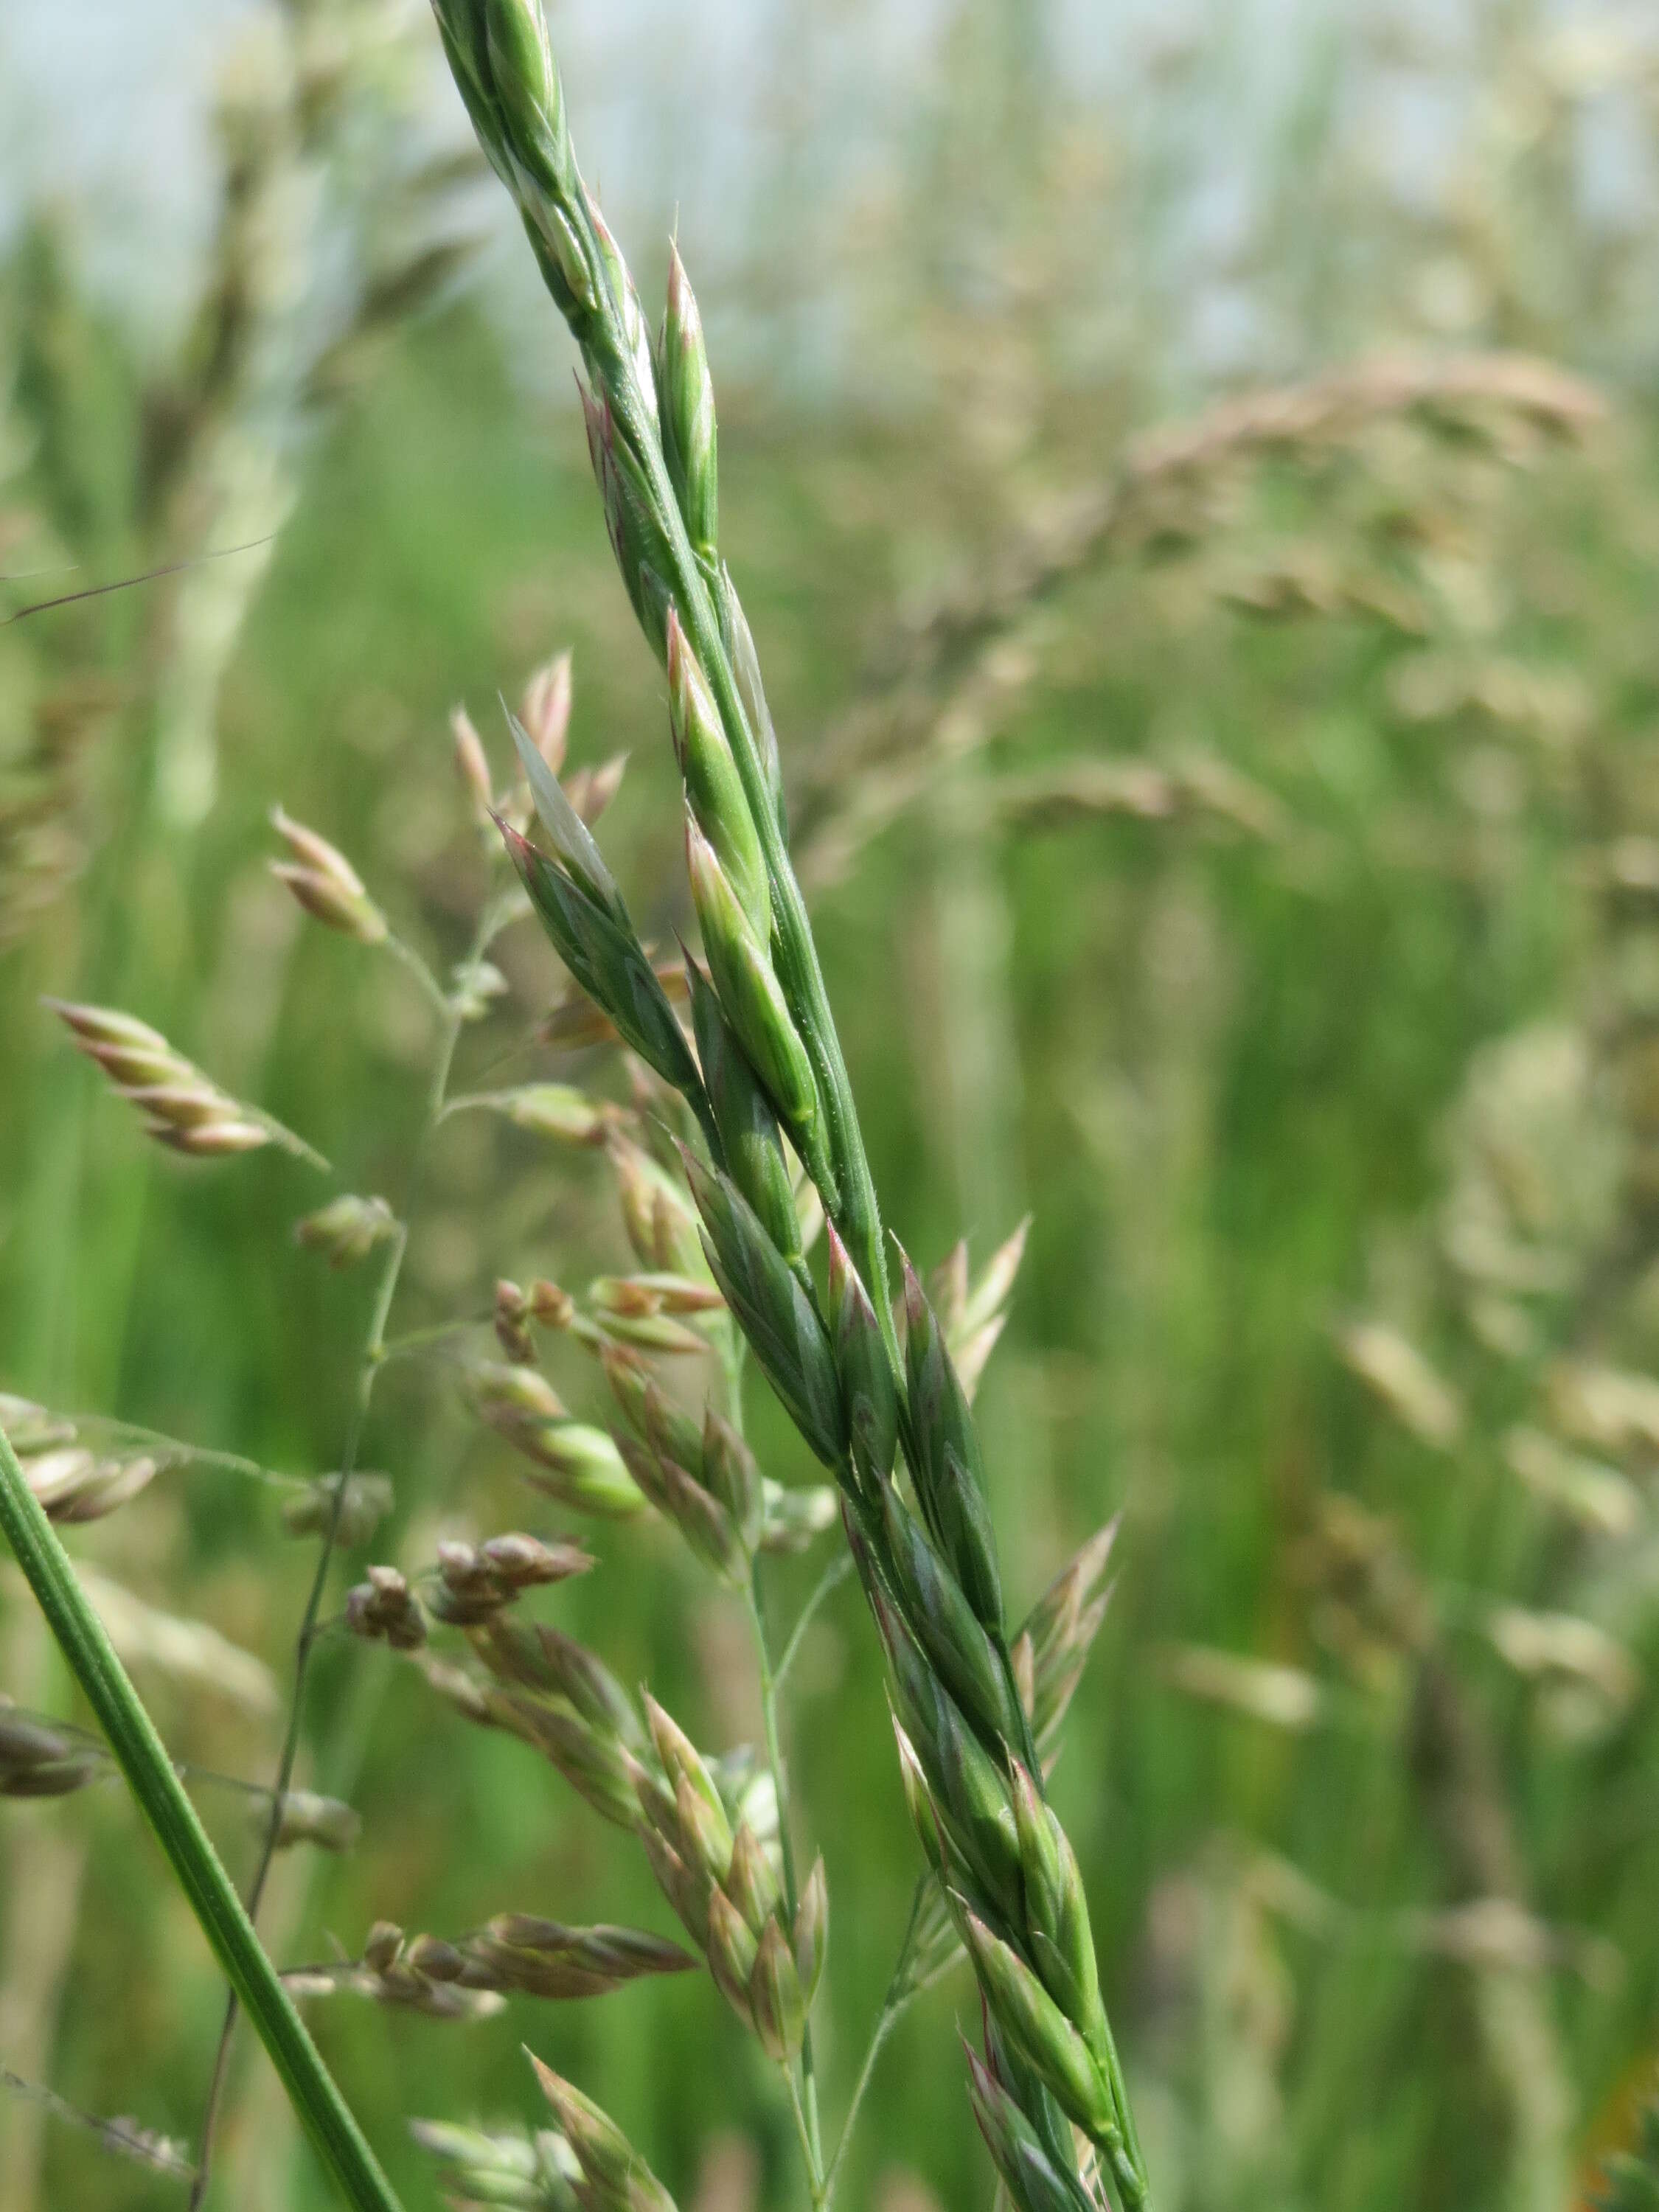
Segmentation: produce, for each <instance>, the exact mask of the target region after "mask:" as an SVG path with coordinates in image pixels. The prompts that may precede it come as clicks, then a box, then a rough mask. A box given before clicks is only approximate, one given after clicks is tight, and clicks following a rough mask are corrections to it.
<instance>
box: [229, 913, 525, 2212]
mask: <svg viewBox="0 0 1659 2212" xmlns="http://www.w3.org/2000/svg"><path fill="white" fill-rule="evenodd" d="M499 912H500V902H499V900H491V901H490V902H488V903H487V904H486V906H485V908H484V910H483V915H482V916H481V917H480V919H479V922H478V927H477V933H476V934H475V936H474V939H473V942H472V946H471V951H469V953H468V955H467V957H466V960H465V963H464V965H463V969H462V972H461V975H460V978H459V981H458V982H457V985H456V989H455V993H454V995H453V997H450V998H447V997H446V996H445V995H444V994H443V993H442V992H441V990H439V988H438V987H437V985H436V983H435V981H433V978H432V975H431V971H430V970H429V969H428V967H427V965H426V963H425V962H424V961H423V960H422V959H420V958H419V957H418V956H417V955H416V954H415V953H412V952H410V951H409V950H408V948H407V947H406V946H405V945H404V944H403V942H402V940H401V939H398V938H396V937H392V938H388V939H387V940H386V941H387V943H388V945H391V946H392V949H393V950H394V951H397V952H398V954H399V956H400V957H402V958H404V960H405V961H407V962H408V963H410V966H412V967H413V968H414V969H416V970H417V971H418V972H419V974H420V975H422V977H424V979H425V980H426V981H427V983H428V985H429V986H430V987H431V989H432V991H433V994H434V995H435V998H436V1000H437V1002H438V1006H439V1007H440V1010H441V1017H442V1018H441V1024H440V1027H439V1031H438V1047H437V1051H436V1053H435V1055H434V1059H433V1065H432V1073H431V1076H430V1078H429V1079H428V1085H427V1095H426V1111H425V1115H424V1118H423V1119H422V1124H421V1132H420V1135H419V1136H418V1137H417V1139H416V1146H415V1154H414V1158H413V1159H412V1160H411V1161H410V1171H409V1190H408V1193H407V1195H406V1197H405V1200H404V1213H403V1218H402V1219H401V1220H400V1221H399V1222H398V1227H397V1231H396V1233H395V1234H394V1236H393V1237H392V1241H391V1243H389V1244H388V1245H387V1247H386V1259H385V1261H384V1262H383V1263H382V1265H381V1268H380V1281H379V1284H378V1285H377V1286H376V1289H375V1294H374V1305H373V1307H372V1308H371V1309H370V1312H369V1319H368V1335H367V1337H366V1339H365V1340H364V1344H363V1352H362V1359H361V1361H360V1362H359V1364H358V1369H357V1389H356V1397H355V1399H354V1401H353V1403H352V1411H351V1421H350V1425H349V1429H348V1431H347V1433H346V1445H345V1450H344V1452H343V1454H342V1455H341V1461H340V1472H339V1475H338V1479H337V1481H336V1483H335V1486H334V1498H333V1504H332V1506H331V1510H330V1513H329V1517H328V1525H327V1527H326V1528H325V1530H324V1531H323V1540H322V1543H321V1545H320V1546H319V1549H318V1553H317V1565H316V1571H315V1572H314V1573H313V1576H312V1578H311V1589H310V1593H309V1595H307V1599H306V1609H305V1613H304V1615H303V1617H302V1618H301V1622H300V1631H299V1634H298V1635H297V1637H296V1638H295V1646H294V1692H293V1698H292V1701H291V1703H290V1705H289V1717H288V1731H287V1734H286V1735H285V1736H284V1737H283V1750H282V1756H281V1759H279V1761H278V1763H277V1770H276V1786H275V1789H274V1790H273V1792H272V1797H271V1810H270V1821H269V1823H268V1825H267V1826H266V1829H265V1833H264V1840H263V1842H262V1844H261V1845H260V1849H259V1861H258V1865H257V1866H256V1868H255V1869H254V1873H253V1879H252V1881H251V1882H250V1883H249V1885H248V1893H247V1910H248V1913H249V1915H250V1918H251V1917H252V1916H253V1915H255V1914H257V1913H258V1910H259V1906H260V1904H261V1902H262V1900H263V1899H264V1892H265V1884H266V1882H267V1881H268V1880H269V1879H270V1869H271V1866H272V1864H273V1863H274V1861H275V1859H276V1842H277V1838H278V1837H279V1836H280V1834H281V1832H282V1817H283V1802H284V1800H285V1799H286V1797H287V1796H288V1792H289V1786H290V1785H291V1784H292V1782H293V1779H294V1768H295V1762H296V1760H297V1759H298V1758H299V1755H300V1731H301V1725H302V1723H303V1720H304V1705H305V1686H306V1678H307V1674H308V1673H309V1671H310V1668H311V1655H312V1652H313V1650H314V1649H315V1647H316V1643H317V1638H318V1637H319V1634H320V1632H321V1631H322V1627H323V1625H324V1624H323V1620H322V1607H323V1595H324V1592H325V1589H327V1586H328V1577H329V1571H330V1569H331V1567H332V1565H333V1564H334V1554H335V1552H336V1550H337V1547H338V1543H339V1534H340V1522H341V1517H342V1516H343V1512H344V1510H345V1498H346V1488H347V1485H348V1484H349V1481H350V1480H351V1477H352V1475H353V1474H354V1473H355V1472H356V1465H357V1454H358V1451H359V1449H360V1448H361V1446H362V1437H363V1431H364V1429H365V1428H366V1427H367V1425H368V1413H369V1407H370V1404H371V1402H372V1401H373V1399H374V1382H375V1377H376V1376H377V1375H378V1374H379V1373H380V1368H381V1367H382V1365H383V1364H385V1360H386V1323H387V1322H388V1321H389V1320H390V1319H391V1317H392V1301H393V1299H394V1298H395V1297H397V1294H398V1280H399V1279H400V1277H401V1276H402V1273H403V1267H404V1255H405V1254H406V1253H407V1251H408V1249H409V1222H410V1217H411V1216H412V1215H413V1213H414V1211H415V1206H416V1198H417V1196H418V1194H419V1190H420V1181H421V1172H422V1168H423V1166H424V1164H425V1158H426V1148H427V1145H428V1141H429V1139H430V1138H431V1135H432V1132H433V1130H434V1129H435V1127H437V1124H438V1121H439V1120H440V1118H441V1115H442V1111H443V1103H444V1097H445V1094H446V1093H447V1091H448V1089H449V1076H450V1070H451V1069H452V1068H453V1066H454V1064H455V1048H456V1046H457V1044H458V1043H459V1042H460V1035H461V1026H462V1023H463V1021H464V1020H465V1013H464V1007H465V1000H466V994H467V993H468V991H469V990H470V989H471V984H472V980H473V978H474V976H475V975H477V969H478V964H479V963H480V961H481V960H482V959H483V955H484V951H485V949H486V948H487V946H488V945H489V940H490V938H491V936H492V934H493V933H494V931H495V927H497V921H496V916H497V915H498V914H499ZM237 1997H238V1991H237V1990H236V1987H235V1984H234V1983H233V1984H232V1987H231V1994H230V1999H229V2002H228V2004H227V2005H226V2007H225V2017H224V2023H223V2025H222V2027H221V2029H220V2031H219V2045H218V2049H217V2051H216V2052H215V2054H214V2060H213V2075H212V2078H211V2080H210V2082H209V2084H208V2096H207V2105H206V2108H205V2111H204V2115H203V2120H202V2142H201V2152H200V2155H199V2157H198V2159H197V2178H196V2182H195V2185H194V2187H193V2188H192V2189H191V2198H190V2212H199V2207H200V2206H201V2205H202V2203H204V2200H205V2198H206V2196H207V2188H208V2182H209V2179H210V2176H211V2173H212V2170H213V2138H214V2133H215V2130H216V2127H217V2124H218V2115H219V2108H220V2104H221V2100H222V2097H223V2094H224V2084H225V2077H226V2074H227V2070H228V2066H229V2061H230V2046H231V2039H232V2037H233V2036H234V2033H235V2031H236V2012H237Z"/></svg>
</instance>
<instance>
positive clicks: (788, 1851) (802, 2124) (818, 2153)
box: [748, 1562, 825, 2212]
mask: <svg viewBox="0 0 1659 2212" xmlns="http://www.w3.org/2000/svg"><path fill="white" fill-rule="evenodd" d="M748 1598H749V1607H748V1610H749V1628H750V1635H751V1636H752V1637H753V1638H754V1643H755V1663H756V1666H757V1668H758V1669H759V1672H760V1691H761V1719H762V1722H763V1725H764V1728H765V1730H766V1757H767V1762H768V1764H769V1765H770V1767H771V1769H772V1781H773V1786H774V1787H775V1790H776V1791H777V1796H778V1843H779V1847H780V1850H781V1855H782V1858H783V1901H784V1908H785V1911H787V1914H788V1916H789V1925H790V1927H791V1928H793V1926H794V1924H795V1917H796V1915H797V1913H798V1912H799V1910H800V1887H799V1882H798V1881H797V1880H796V1876H795V1844H794V1838H793V1835H792V1833H791V1820H790V1804H789V1776H788V1770H787V1767H786V1766H785V1765H784V1760H783V1746H782V1741H781V1737H780V1735H779V1730H778V1684H777V1676H776V1675H775V1674H774V1672H773V1669H772V1655H771V1652H770V1650H769V1647H768V1645H767V1641H766V1615H765V1612H764V1609H763V1605H762V1602H761V1585H760V1567H759V1564H758V1562H757V1564H756V1565H755V1567H754V1569H753V1571H751V1573H750V1578H749V1590H748ZM784 2070H785V2072H786V2074H787V2076H788V2081H789V2094H790V2097H791V2100H793V2102H794V2103H795V2106H796V2114H797V2122H798V2124H799V2129H800V2136H801V2154H802V2155H803V2157H804V2158H805V2160H806V2173H807V2180H808V2182H809V2184H810V2185H811V2192H812V2203H813V2206H814V2212H823V2204H824V2203H825V2197H824V2172H823V2136H822V2135H821V2132H820V2130H819V2127H818V2085H817V2066H816V2063H815V2062H814V2059H813V2055H812V2023H811V2021H810V2020H808V2021H807V2023H806V2026H805V2031H804V2032H803V2033H802V2036H801V2046H800V2076H801V2078H800V2085H799V2087H797V2085H796V2081H795V2075H794V2069H793V2067H786V2068H785V2069H784ZM803 2092H804V2093H805V2094H804V2107H805V2108H804V2110H803V2109H802V2102H803Z"/></svg>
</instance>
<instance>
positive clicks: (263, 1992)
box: [0, 1431, 401, 2212]
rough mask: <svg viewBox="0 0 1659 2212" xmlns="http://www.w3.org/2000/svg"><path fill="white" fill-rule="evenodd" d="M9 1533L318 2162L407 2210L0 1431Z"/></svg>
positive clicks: (346, 2191)
mask: <svg viewBox="0 0 1659 2212" xmlns="http://www.w3.org/2000/svg"><path fill="white" fill-rule="evenodd" d="M0 1531H3V1533H4V1534H5V1538H6V1541H7V1543H8V1544H9V1546H10V1547H11V1550H12V1552H13V1553H14V1555H15V1558H16V1560H17V1564H18V1565H19V1566H20V1567H21V1569H22V1571H23V1573H24V1576H25V1577H26V1579H27V1582H28V1584H29V1587H30V1589H32V1590H33V1592H34V1595H35V1598H36V1600H37V1601H38V1602H39V1604H40V1610H41V1612H42V1613H44V1614H45V1615H46V1623H47V1626H49V1627H50V1628H51V1630H52V1634H53V1635H54V1636H55V1637H56V1638H57V1639H58V1646H59V1648H60V1650H62V1652H63V1654H64V1658H65V1659H66V1660H67V1661H68V1662H69V1666H70V1671H71V1673H72V1674H74V1676H75V1678H76V1681H77V1682H78V1683H79V1684H80V1686H81V1687H82V1691H83V1692H85V1694H86V1699H87V1702H88V1705H91V1707H92V1709H93V1711H94V1713H95V1714H96V1716H97V1718H98V1723H99V1726H100V1728H101V1729H103V1731H104V1735H105V1736H106V1739H107V1741H108V1743H109V1747H110V1749H111V1751H112V1753H114V1756H115V1759H116V1762H117V1764H118V1765H119V1767H120V1769H121V1771H122V1772H123V1774H125V1777H126V1778H127V1782H128V1784H129V1785H130V1787H131V1790H132V1793H133V1795H134V1796H135V1797H136V1798H137V1800H138V1802H139V1805H140V1807H141V1808H142V1809H143V1814H144V1817H145V1819H146V1820H148V1821H149V1825H150V1826H151V1828H152V1829H153V1830H154V1832H155V1838H156V1841H157V1842H158V1843H159V1844H161V1849H162V1850H163V1851H165V1852H166V1854H167V1859H168V1862H169V1863H170V1864H171V1866H172V1868H173V1873H174V1875H176V1876H177V1878H178V1881H179V1887H180V1888H181V1889H182V1890H183V1891H184V1893H185V1897H186V1899H188V1900H189V1903H190V1907H191V1911H193V1912H194V1914H195V1915H196V1917H197V1921H198V1922H199V1923H201V1928H202V1932H203V1934H204V1936H206V1937H207V1939H208V1942H209V1943H210V1946H211V1947H212V1950H213V1954H214V1956H215V1957H216V1959H217V1960H218V1962H219V1964H220V1966H221V1967H222V1969H223V1971H224V1973H225V1977H226V1978H227V1979H228V1981H229V1983H230V1984H231V1987H232V1988H233V1989H234V1990H235V1991H236V1994H237V1996H238V1997H239V1998H240V2000H241V2002H242V2003H243V2004H244V2005H245V2006H246V2008H247V2012H248V2016H249V2018H250V2019H251V2020H252V2022H253V2025H254V2027H255V2028H256V2029H257V2030H258V2035H259V2039H260V2041H261V2042H262V2043H263V2044H264V2046H265V2049H266V2050H267V2051H269V2052H270V2058H271V2063H272V2064H273V2065H274V2066H275V2067H276V2071H277V2073H278V2074H279V2075H281V2077H282V2081H283V2087H284V2088H286V2090H287V2091H288V2093H289V2098H290V2099H291V2100H292V2102H293V2105H294V2108H295V2112H297V2113H298V2114H299V2117H300V2119H301V2124H302V2125H303V2126H304V2128H305V2130H306V2132H307V2135H308V2136H310V2138H311V2141H312V2143H313V2147H314V2148H315V2149H316V2152H317V2154H318V2156H319V2158H320V2159H321V2160H322V2161H323V2163H324V2165H325V2166H326V2167H327V2169H328V2171H329V2172H330V2173H331V2175H332V2176H333V2178H334V2179H335V2181H336V2182H337V2185H338V2186H339V2188H340V2191H341V2192H342V2194H343V2197H344V2198H345V2199H346V2201H347V2203H350V2204H352V2205H355V2206H356V2207H357V2208H359V2212H401V2208H400V2207H399V2205H398V2198H397V2197H396V2196H395V2195H394V2194H393V2191H392V2185H391V2183H390V2182H389V2181H388V2180H387V2179H386V2176H385V2174H384V2173H382V2172H381V2171H380V2166H379V2163H378V2162H377V2160H376V2159H375V2156H374V2152H373V2151H372V2150H371V2149H370V2148H369V2147H368V2142H367V2141H366V2140H365V2138H364V2136H363V2135H362V2130H360V2129H359V2127H358V2125H357V2123H356V2120H355V2119H353V2118H352V2116H351V2113H350V2112H349V2109H348V2108H347V2106H346V2103H345V2100H344V2099H343V2097H342V2096H341V2094H340V2092H339V2090H338V2088H337V2087H336V2086H335V2082H334V2079H333V2076H332V2075H331V2074H330V2073H329V2070H328V2069H327V2067H326V2066H325V2064H324V2063H323V2061H322V2057H321V2055H320V2054H319V2051H318V2049H317V2046H316V2045H315V2044H314V2043H313V2041H312V2039H311V2037H310V2035H309V2033H307V2029H306V2026H305V2023H304V2021H301V2018H300V2015H299V2014H298V2013H297V2012H296V2011H295V2008H294V2003H293V2000H292V1999H291V1998H290V1997H289V1995H288V1993H287V1991H286V1990H284V1989H283V1985H282V1983H281V1981H280V1980H279V1979H278V1978H277V1975H276V1968H275V1967H274V1966H272V1965H271V1963H270V1960H269V1959H268V1958H267V1957H266V1956H265V1954H264V1949H263V1948H262V1947H261V1945H260V1942H259V1939H258V1936H257V1935H256V1934H255V1932H254V1928H253V1923H252V1920H250V1919H249V1917H248V1916H247V1914H246V1911H244V1910H243V1907H242V1903H241V1900H240V1898H239V1897H238V1896H237V1894H236V1891H235V1888H234V1886H233V1884H232V1882H231V1880H230V1877H229V1875H228V1874H227V1873H226V1872H225V1869H224V1868H223V1867H222V1865H221V1863H220V1862H219V1857H218V1854H217V1853H216V1851H215V1850H214V1848H213V1845H212V1844H210V1842H209V1840H208V1836H207V1832H206V1830H205V1829H204V1827H203V1826H202V1824H201V1822H200V1820H198V1819H197V1815H196V1809H195V1808H194V1807H193V1806H192V1805H191V1802H190V1799H189V1798H188V1797H187V1796H185V1790H184V1785H183V1784H181V1783H180V1781H179V1778H178V1776H177V1775H176V1774H175V1773H174V1772H173V1765H172V1761H171V1760H170V1759H168V1757H167V1753H166V1751H165V1750H164V1748H163V1747H162V1744H161V1738H160V1737H159V1736H158V1735H156V1733H155V1725H154V1723H152V1722H151V1720H150V1717H149V1714H148V1713H147V1712H146V1711H145V1710H144V1707H143V1703H142V1702H141V1700H140V1699H139V1696H138V1692H137V1690H135V1689H134V1688H133V1686H132V1683H131V1679H130V1678H129V1676H128V1674H127V1672H126V1670H125V1668H124V1667H123V1666H122V1664H121V1662H120V1661H119V1660H118V1658H117V1657H116V1656H115V1650H114V1647H113V1646H112V1644H111V1643H110V1640H109V1638H108V1636H107V1635H106V1632H105V1630H104V1625H103V1623H102V1622H101V1621H100V1620H99V1618H98V1616H97V1614H96V1613H94V1611H93V1609H92V1607H91V1606H90V1605H89V1604H88V1602H87V1599H86V1597H85V1595H84V1594H83V1592H82V1589H81V1585H80V1583H78V1582H77V1581H76V1577H75V1570H74V1568H73V1566H72V1565H70V1559H69V1555H68V1554H67V1553H65V1551H64V1547H63V1546H62V1544H61V1543H59V1541H58V1536H57V1534H56V1532H55V1531H54V1529H53V1528H52V1524H51V1522H49V1521H48V1520H47V1519H46V1514H45V1513H44V1512H43V1511H42V1510H41V1507H40V1501H39V1500H38V1499H37V1498H36V1497H35V1495H34V1493H33V1491H32V1490H31V1489H30V1488H29V1486H28V1481H27V1477H26V1476H25V1474H24V1473H23V1470H22V1468H21V1467H20V1466H19V1464H18V1462H17V1455H16V1454H15V1452H14V1451H13V1449H12V1448H11V1445H10V1443H9V1441H8V1440H7V1438H6V1437H5V1434H4V1432H3V1431H0Z"/></svg>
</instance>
